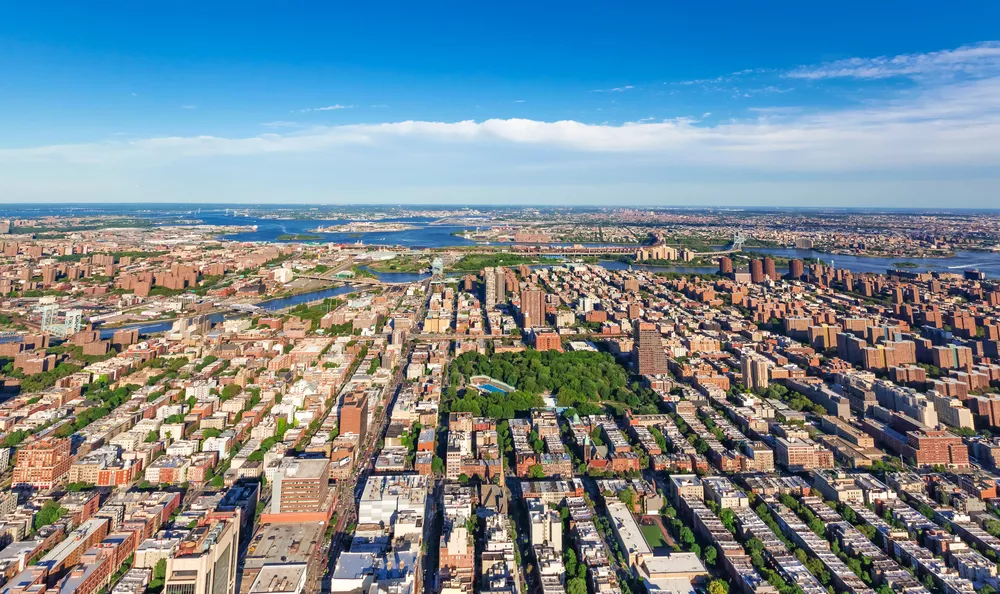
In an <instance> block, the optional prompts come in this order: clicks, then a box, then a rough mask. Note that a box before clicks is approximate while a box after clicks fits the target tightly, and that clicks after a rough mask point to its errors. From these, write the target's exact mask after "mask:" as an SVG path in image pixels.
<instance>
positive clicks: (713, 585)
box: [708, 580, 729, 594]
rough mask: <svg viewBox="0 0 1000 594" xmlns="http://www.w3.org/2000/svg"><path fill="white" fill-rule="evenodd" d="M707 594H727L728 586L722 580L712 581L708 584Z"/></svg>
mask: <svg viewBox="0 0 1000 594" xmlns="http://www.w3.org/2000/svg"><path fill="white" fill-rule="evenodd" d="M708 594H729V584H727V583H726V582H724V581H722V580H712V581H711V582H709V583H708Z"/></svg>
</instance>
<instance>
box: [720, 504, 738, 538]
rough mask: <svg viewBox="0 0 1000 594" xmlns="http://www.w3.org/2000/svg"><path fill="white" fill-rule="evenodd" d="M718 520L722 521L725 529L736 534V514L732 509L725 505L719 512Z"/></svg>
mask: <svg viewBox="0 0 1000 594" xmlns="http://www.w3.org/2000/svg"><path fill="white" fill-rule="evenodd" d="M719 520H721V521H722V525H723V526H725V527H726V530H728V531H729V532H731V533H733V534H736V514H735V513H734V512H733V510H731V509H729V508H728V507H727V508H726V509H724V510H722V511H721V512H719Z"/></svg>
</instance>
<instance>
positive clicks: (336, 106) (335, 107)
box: [299, 103, 354, 113]
mask: <svg viewBox="0 0 1000 594" xmlns="http://www.w3.org/2000/svg"><path fill="white" fill-rule="evenodd" d="M353 107H354V106H353V105H341V104H339V103H335V104H333V105H327V106H326V107H311V108H309V109H300V110H299V113H309V112H310V111H336V110H338V109H352V108H353Z"/></svg>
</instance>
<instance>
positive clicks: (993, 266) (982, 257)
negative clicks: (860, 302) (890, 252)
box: [747, 247, 1000, 278]
mask: <svg viewBox="0 0 1000 594" xmlns="http://www.w3.org/2000/svg"><path fill="white" fill-rule="evenodd" d="M747 249H748V250H749V251H754V252H761V253H766V254H771V255H773V256H780V257H783V258H798V259H800V260H802V259H805V258H816V259H818V260H822V261H823V262H824V263H825V264H830V263H831V262H832V263H833V266H834V267H835V268H844V269H847V270H850V271H851V272H880V273H883V274H884V273H885V271H886V270H888V269H890V268H899V267H898V266H895V263H896V262H912V263H913V264H916V265H917V266H916V268H907V269H906V270H914V271H917V272H927V271H931V272H953V273H957V274H962V271H963V270H973V269H975V270H979V271H980V272H985V273H986V275H987V276H988V277H990V278H1000V253H998V252H958V253H956V254H955V255H954V256H953V257H951V258H905V257H902V256H901V257H897V258H875V257H869V256H844V255H839V254H827V253H824V252H817V251H816V250H800V249H795V248H758V247H754V248H747Z"/></svg>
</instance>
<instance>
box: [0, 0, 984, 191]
mask: <svg viewBox="0 0 1000 594" xmlns="http://www.w3.org/2000/svg"><path fill="white" fill-rule="evenodd" d="M98 4H99V5H98ZM206 4H207V5H209V6H205V5H206ZM816 4H819V3H803V2H760V3H745V2H716V3H690V2H688V3H679V2H678V3H673V2H671V3H668V2H645V3H638V2H614V3H611V2H585V1H584V2H580V1H578V2H532V3H521V2H507V3H502V4H498V3H469V2H447V3H444V2H429V3H414V2H405V3H403V2H400V3H394V2H367V3H342V4H341V3H318V2H316V3H304V2H281V3H278V2H273V3H261V2H239V3H235V2H233V3H230V2H223V1H219V2H210V3H206V2H197V3H195V2H169V3H167V2H144V3H136V2H134V1H132V2H102V3H80V2H39V3H27V2H20V3H5V4H4V5H2V6H0V129H2V130H3V131H4V133H3V134H2V135H0V200H2V201H6V202H37V201H53V202H66V201H122V202H141V201H149V202H163V201H177V202H180V201H205V202H219V201H229V202H254V203H258V202H283V203H288V202H320V203H337V202H348V203H353V202H388V203H406V202H419V203H427V202H448V203H475V204H482V203H492V204H515V203H528V204H543V203H548V204H611V205H614V204H647V205H673V204H684V205H692V204H694V205H696V204H725V205H747V206H750V205H800V206H801V205H820V204H823V205H843V206H864V205H873V206H876V205H877V206H909V205H914V206H941V205H945V206H950V207H957V206H965V207H986V206H996V204H995V203H994V201H995V200H996V196H997V194H998V192H997V191H998V189H1000V41H998V39H1000V30H998V29H997V26H996V24H997V23H998V22H1000V4H998V3H996V2H987V1H980V2H963V1H955V2H950V3H947V4H946V5H944V4H941V3H940V2H934V3H932V2H920V1H917V2H906V3H896V2H893V3H887V2H879V3H872V2H866V3H861V2H839V3H836V5H824V6H815V5H816Z"/></svg>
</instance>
